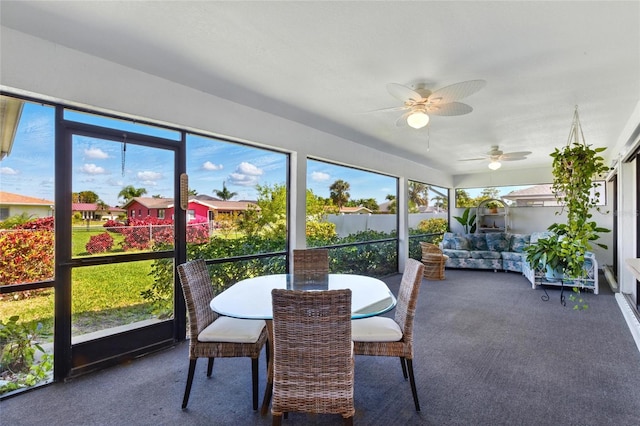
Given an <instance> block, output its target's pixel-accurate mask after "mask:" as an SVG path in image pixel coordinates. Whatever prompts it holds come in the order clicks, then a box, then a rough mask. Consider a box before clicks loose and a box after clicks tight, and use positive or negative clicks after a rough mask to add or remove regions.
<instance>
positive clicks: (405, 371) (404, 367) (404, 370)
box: [400, 356, 407, 380]
mask: <svg viewBox="0 0 640 426" xmlns="http://www.w3.org/2000/svg"><path fill="white" fill-rule="evenodd" d="M400 366H401V367H402V377H404V379H405V380H407V364H406V363H405V360H404V357H402V356H401V357H400Z"/></svg>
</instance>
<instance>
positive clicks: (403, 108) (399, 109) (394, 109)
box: [360, 105, 410, 114]
mask: <svg viewBox="0 0 640 426" xmlns="http://www.w3.org/2000/svg"><path fill="white" fill-rule="evenodd" d="M409 108H410V107H408V106H404V105H403V106H397V107H389V108H380V109H374V110H371V111H363V112H361V113H360V114H370V113H372V112H392V111H404V110H405V109H409Z"/></svg>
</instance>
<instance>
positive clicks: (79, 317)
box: [0, 227, 153, 340]
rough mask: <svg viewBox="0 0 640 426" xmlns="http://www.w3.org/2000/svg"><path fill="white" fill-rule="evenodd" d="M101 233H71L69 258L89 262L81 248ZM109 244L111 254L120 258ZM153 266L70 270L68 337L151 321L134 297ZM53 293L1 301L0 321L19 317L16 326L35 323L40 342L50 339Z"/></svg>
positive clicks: (145, 283)
mask: <svg viewBox="0 0 640 426" xmlns="http://www.w3.org/2000/svg"><path fill="white" fill-rule="evenodd" d="M102 232H105V231H104V230H93V229H92V230H90V231H87V230H86V229H83V228H82V227H74V230H73V237H72V241H73V243H72V244H73V255H74V256H89V254H88V253H87V252H86V249H85V245H86V243H87V242H88V241H89V238H90V237H91V236H92V235H98V234H100V233H102ZM111 235H112V237H113V238H114V248H115V250H113V252H114V253H117V252H122V250H121V249H120V248H119V247H120V246H119V245H118V242H120V241H122V236H121V235H120V234H115V233H111ZM152 262H153V261H151V260H146V261H140V262H127V263H115V264H107V265H98V266H88V267H82V268H74V270H73V277H72V283H73V284H72V285H73V288H72V324H73V335H80V334H84V333H88V332H92V331H96V330H101V329H104V328H109V327H113V326H117V325H123V324H128V323H131V322H135V321H139V320H143V319H148V318H151V317H153V314H152V309H151V306H150V304H149V303H147V302H146V301H145V300H144V299H142V297H141V296H140V292H141V291H143V290H146V289H148V288H149V287H150V286H151V284H152V283H153V277H152V276H150V275H149V273H150V272H151V264H152ZM53 309H54V289H44V290H37V291H34V292H23V293H21V294H8V295H3V298H2V299H1V300H0V318H2V319H6V318H9V317H11V316H13V315H18V316H20V321H21V322H23V321H24V322H32V321H34V322H40V323H42V325H43V328H42V331H41V333H42V336H43V337H44V338H45V339H46V340H52V338H53Z"/></svg>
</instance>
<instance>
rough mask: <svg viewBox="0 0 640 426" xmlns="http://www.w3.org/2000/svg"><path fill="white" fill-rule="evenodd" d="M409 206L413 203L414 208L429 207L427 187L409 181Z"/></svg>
mask: <svg viewBox="0 0 640 426" xmlns="http://www.w3.org/2000/svg"><path fill="white" fill-rule="evenodd" d="M408 197H409V205H411V203H413V205H415V206H418V207H419V206H428V205H429V185H425V184H424V183H420V182H415V181H409V193H408Z"/></svg>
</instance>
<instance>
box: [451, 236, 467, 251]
mask: <svg viewBox="0 0 640 426" xmlns="http://www.w3.org/2000/svg"><path fill="white" fill-rule="evenodd" d="M453 248H454V249H455V250H469V249H470V248H471V246H470V245H469V240H468V239H467V238H466V237H465V236H463V235H455V236H454V237H453Z"/></svg>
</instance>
